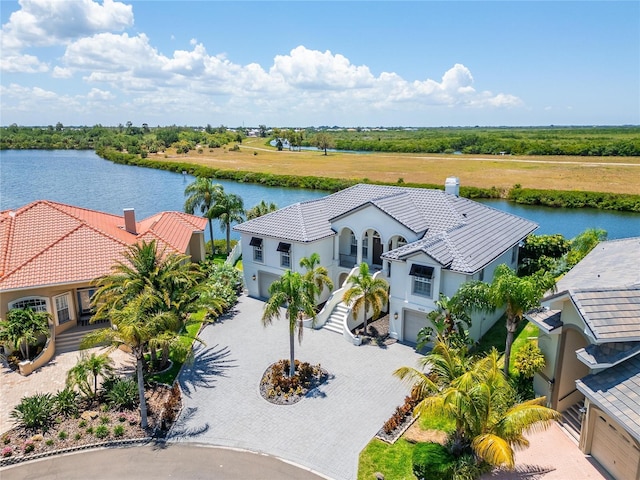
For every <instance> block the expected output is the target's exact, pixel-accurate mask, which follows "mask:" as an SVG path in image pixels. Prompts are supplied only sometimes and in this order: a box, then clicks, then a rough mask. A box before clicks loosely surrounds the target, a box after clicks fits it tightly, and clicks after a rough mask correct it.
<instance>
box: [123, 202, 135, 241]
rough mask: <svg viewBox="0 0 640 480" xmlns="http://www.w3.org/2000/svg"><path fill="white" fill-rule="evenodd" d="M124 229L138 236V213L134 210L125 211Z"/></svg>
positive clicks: (127, 209) (126, 209)
mask: <svg viewBox="0 0 640 480" xmlns="http://www.w3.org/2000/svg"><path fill="white" fill-rule="evenodd" d="M124 229H125V230H126V231H127V232H129V233H133V234H134V235H137V234H138V232H136V211H135V210H134V209H133V208H125V209H124Z"/></svg>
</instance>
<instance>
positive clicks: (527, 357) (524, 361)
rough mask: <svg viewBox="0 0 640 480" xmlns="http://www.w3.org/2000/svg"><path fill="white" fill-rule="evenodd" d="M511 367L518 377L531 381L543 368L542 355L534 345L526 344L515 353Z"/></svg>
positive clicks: (531, 343) (543, 360)
mask: <svg viewBox="0 0 640 480" xmlns="http://www.w3.org/2000/svg"><path fill="white" fill-rule="evenodd" d="M513 366H514V368H515V369H516V372H518V374H519V375H520V376H522V377H524V378H529V379H531V378H533V376H534V375H535V374H536V373H538V372H540V371H541V370H542V369H543V368H544V366H545V359H544V355H543V354H542V351H541V350H540V348H539V347H538V346H537V345H536V344H535V343H533V342H527V343H526V344H525V345H524V346H523V347H522V348H520V350H518V352H517V353H516V355H515V359H514V362H513Z"/></svg>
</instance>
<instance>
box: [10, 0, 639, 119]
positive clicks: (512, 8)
mask: <svg viewBox="0 0 640 480" xmlns="http://www.w3.org/2000/svg"><path fill="white" fill-rule="evenodd" d="M0 23H1V25H2V27H1V28H2V29H1V31H0V125H3V126H6V125H11V124H13V123H16V124H18V125H55V124H56V123H57V122H61V123H62V124H63V125H96V124H102V125H105V126H110V125H118V124H125V123H126V122H128V121H131V122H132V123H133V124H134V125H141V124H142V123H147V124H148V125H150V126H156V125H161V126H164V125H173V124H175V125H194V126H195V125H200V126H204V125H207V124H210V125H212V126H219V125H225V126H229V127H237V126H246V127H252V126H254V127H255V126H258V125H261V124H262V125H267V126H269V127H275V126H278V127H308V126H322V125H329V126H334V125H336V126H345V127H356V126H361V127H376V126H405V127H408V126H413V127H439V126H475V125H479V126H545V125H627V124H633V125H638V124H640V2H638V1H636V0H628V1H565V2H563V1H545V0H537V1H519V0H512V1H482V0H476V1H465V2H463V1H455V0H454V1H446V2H445V1H442V2H433V1H406V2H404V1H352V2H346V1H302V0H298V1H283V2H274V1H254V2H249V1H237V0H236V1H159V0H156V1H134V2H129V1H117V0H100V1H92V0H20V1H7V0H2V1H0Z"/></svg>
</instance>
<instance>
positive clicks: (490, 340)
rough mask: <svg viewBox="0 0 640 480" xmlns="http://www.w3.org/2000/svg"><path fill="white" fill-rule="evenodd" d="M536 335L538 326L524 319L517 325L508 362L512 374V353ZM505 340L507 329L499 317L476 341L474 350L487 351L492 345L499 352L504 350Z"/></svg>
mask: <svg viewBox="0 0 640 480" xmlns="http://www.w3.org/2000/svg"><path fill="white" fill-rule="evenodd" d="M537 336H538V327H536V326H535V325H534V324H533V323H530V322H528V321H526V320H523V321H522V322H520V325H518V330H516V337H515V339H514V340H513V345H512V346H511V362H510V363H509V366H510V372H511V374H512V375H513V374H514V371H513V358H514V355H515V354H516V353H517V352H518V350H520V349H521V348H522V347H523V346H524V344H525V343H527V342H528V341H529V339H530V338H532V337H537ZM506 341H507V329H506V327H505V319H504V317H501V318H500V319H499V320H498V321H497V322H496V323H495V324H494V325H493V327H491V328H490V329H489V331H488V332H487V333H485V334H484V336H483V337H482V338H481V339H480V342H478V345H477V348H476V351H477V352H479V353H487V352H489V351H490V350H491V349H492V348H493V347H495V348H496V349H497V350H498V351H499V352H504V344H505V342H506Z"/></svg>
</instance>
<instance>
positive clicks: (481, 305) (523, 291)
mask: <svg viewBox="0 0 640 480" xmlns="http://www.w3.org/2000/svg"><path fill="white" fill-rule="evenodd" d="M554 286H555V279H554V278H553V276H552V275H550V274H549V273H544V274H543V273H541V272H536V273H534V274H533V275H531V276H528V277H518V276H517V275H516V273H515V272H514V271H513V270H511V269H510V268H509V267H508V266H507V265H505V264H502V265H499V266H498V267H497V268H496V271H495V273H494V276H493V280H492V281H491V283H486V282H480V281H473V282H467V283H465V284H464V285H462V286H461V287H460V289H459V290H458V292H456V297H457V299H458V301H459V302H460V304H461V305H462V306H463V308H464V309H465V310H467V311H470V310H473V309H476V310H481V311H493V310H496V309H498V308H502V307H505V314H506V327H507V340H506V344H505V349H504V373H505V375H507V376H508V375H509V363H510V357H511V345H512V344H513V339H514V336H515V332H516V330H517V329H518V325H519V324H520V321H521V320H522V318H523V316H524V314H525V313H526V312H527V311H529V310H531V309H532V308H534V307H536V306H538V305H539V304H540V300H541V299H542V297H543V295H544V293H545V292H546V291H548V290H549V289H551V288H554Z"/></svg>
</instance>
